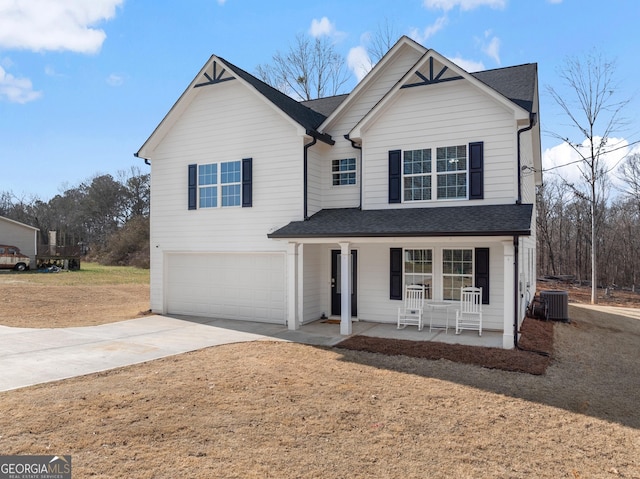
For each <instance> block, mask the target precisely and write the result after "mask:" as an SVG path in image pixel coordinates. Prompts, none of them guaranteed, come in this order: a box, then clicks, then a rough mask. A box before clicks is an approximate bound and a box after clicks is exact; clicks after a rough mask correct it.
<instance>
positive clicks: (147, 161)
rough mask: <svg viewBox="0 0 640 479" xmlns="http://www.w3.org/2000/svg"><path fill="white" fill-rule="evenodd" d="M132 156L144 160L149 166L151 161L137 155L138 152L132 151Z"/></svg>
mask: <svg viewBox="0 0 640 479" xmlns="http://www.w3.org/2000/svg"><path fill="white" fill-rule="evenodd" d="M133 156H135V157H136V158H141V159H143V160H144V163H145V165H149V166H151V162H150V161H149V160H148V159H147V158H142V157H141V156H138V153H137V152H136V153H134V154H133Z"/></svg>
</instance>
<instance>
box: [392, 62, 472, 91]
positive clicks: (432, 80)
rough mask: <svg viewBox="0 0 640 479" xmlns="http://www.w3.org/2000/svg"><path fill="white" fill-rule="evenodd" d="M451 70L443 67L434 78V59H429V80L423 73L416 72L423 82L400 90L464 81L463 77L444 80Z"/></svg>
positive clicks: (404, 86) (403, 86)
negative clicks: (447, 72) (444, 76)
mask: <svg viewBox="0 0 640 479" xmlns="http://www.w3.org/2000/svg"><path fill="white" fill-rule="evenodd" d="M448 69H449V67H447V66H446V65H445V66H443V67H442V69H441V70H440V71H439V72H438V73H437V74H436V75H435V76H434V70H433V57H430V58H429V77H428V78H427V77H426V76H425V75H423V74H422V73H420V72H419V71H417V70H416V72H415V74H416V75H417V76H418V77H420V79H421V80H422V81H421V82H417V83H409V84H407V85H402V86H401V87H400V88H411V87H414V86H423V85H434V84H436V83H443V82H447V81H453V80H462V77H461V76H453V77H447V78H442V76H443V75H444V74H445V72H446V71H447V70H448Z"/></svg>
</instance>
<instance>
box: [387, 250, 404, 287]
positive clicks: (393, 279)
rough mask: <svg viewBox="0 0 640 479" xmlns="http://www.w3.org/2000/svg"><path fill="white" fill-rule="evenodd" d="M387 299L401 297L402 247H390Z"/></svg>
mask: <svg viewBox="0 0 640 479" xmlns="http://www.w3.org/2000/svg"><path fill="white" fill-rule="evenodd" d="M390 251H391V255H390V256H391V265H390V268H389V272H390V288H389V299H402V248H391V250H390Z"/></svg>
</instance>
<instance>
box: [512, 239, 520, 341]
mask: <svg viewBox="0 0 640 479" xmlns="http://www.w3.org/2000/svg"><path fill="white" fill-rule="evenodd" d="M519 239H520V238H519V237H518V235H513V248H514V252H513V280H514V281H513V284H514V288H513V299H514V305H513V347H514V348H515V349H518V315H519V314H520V308H519V307H518V304H519V301H518V300H519V299H520V298H519V297H518V296H519V295H518V293H519V291H520V285H519V281H520V278H519V275H518V265H519V261H518V257H519V255H520V254H519V251H518V249H519V248H518V246H519V243H520V241H519Z"/></svg>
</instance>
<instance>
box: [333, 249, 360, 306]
mask: <svg viewBox="0 0 640 479" xmlns="http://www.w3.org/2000/svg"><path fill="white" fill-rule="evenodd" d="M340 266H341V264H340V250H339V249H334V250H331V315H332V316H340V314H341V312H342V307H341V305H342V295H341V294H340V288H341V283H340V282H341V267H340ZM357 279H358V252H357V251H355V250H352V251H351V288H350V289H351V316H357V315H358V294H357V293H358V281H357Z"/></svg>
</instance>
